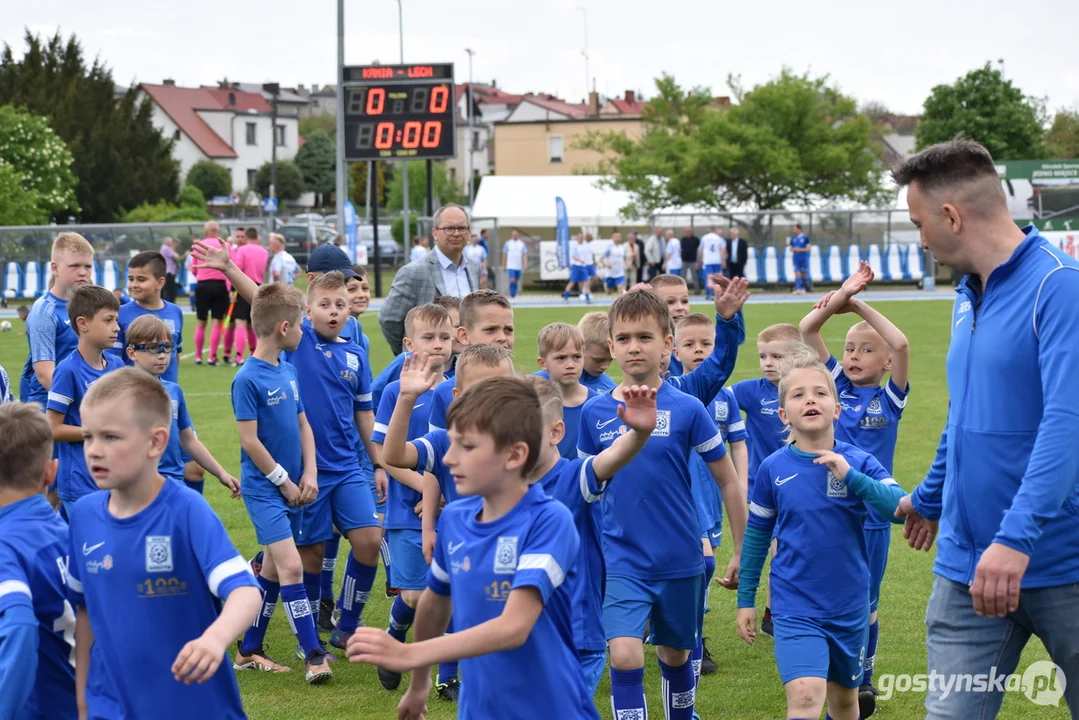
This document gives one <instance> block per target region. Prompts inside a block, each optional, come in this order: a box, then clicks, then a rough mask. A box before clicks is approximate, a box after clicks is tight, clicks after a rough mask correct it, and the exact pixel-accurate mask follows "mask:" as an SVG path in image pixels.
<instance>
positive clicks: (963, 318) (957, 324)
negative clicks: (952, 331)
mask: <svg viewBox="0 0 1079 720" xmlns="http://www.w3.org/2000/svg"><path fill="white" fill-rule="evenodd" d="M968 317H970V316H969V315H964V316H963V317H961V318H959V319H958V320H956V321H955V326H956V327H959V326H960V325H962V324H963V321H964V320H966V319H967V318H968Z"/></svg>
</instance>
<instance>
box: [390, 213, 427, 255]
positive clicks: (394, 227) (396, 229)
mask: <svg viewBox="0 0 1079 720" xmlns="http://www.w3.org/2000/svg"><path fill="white" fill-rule="evenodd" d="M408 220H409V222H408V224H409V228H408V238H405V236H404V230H405V216H404V215H402V216H400V217H398V218H397V219H396V220H394V221H393V223H392V224H391V225H390V235H391V236H393V239H394V241H396V242H397V244H398V245H400V246H401V247H403V248H404V249H405V252H406V253H407V252H408V248H409V247H410V246H411V245H412V238H414V237H416V236H417V235H419V233H420V231H419V227H418V226H417V224H416V216H415V215H412V214H411V213H409V216H408Z"/></svg>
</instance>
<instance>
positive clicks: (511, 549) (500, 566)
mask: <svg viewBox="0 0 1079 720" xmlns="http://www.w3.org/2000/svg"><path fill="white" fill-rule="evenodd" d="M494 572H495V574H497V575H512V574H513V573H515V572H517V537H516V536H514V537H500V538H498V546H497V547H496V548H495V567H494Z"/></svg>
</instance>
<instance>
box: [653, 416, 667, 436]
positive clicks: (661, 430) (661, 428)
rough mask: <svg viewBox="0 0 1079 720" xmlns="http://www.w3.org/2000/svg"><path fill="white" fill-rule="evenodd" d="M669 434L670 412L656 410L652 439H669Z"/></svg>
mask: <svg viewBox="0 0 1079 720" xmlns="http://www.w3.org/2000/svg"><path fill="white" fill-rule="evenodd" d="M670 434H671V411H670V410H656V429H655V430H653V431H652V437H670Z"/></svg>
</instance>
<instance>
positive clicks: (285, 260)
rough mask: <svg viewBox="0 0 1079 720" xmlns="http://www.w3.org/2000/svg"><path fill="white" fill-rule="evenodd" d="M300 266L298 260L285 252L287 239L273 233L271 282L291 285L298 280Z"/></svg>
mask: <svg viewBox="0 0 1079 720" xmlns="http://www.w3.org/2000/svg"><path fill="white" fill-rule="evenodd" d="M299 269H300V266H299V264H298V263H297V262H296V258H294V257H292V255H291V254H290V253H289V252H288V251H287V250H285V238H284V236H283V235H278V234H277V233H273V234H272V235H270V280H271V282H279V283H285V284H286V285H291V284H292V283H293V281H294V280H295V279H296V273H297V272H299Z"/></svg>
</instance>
